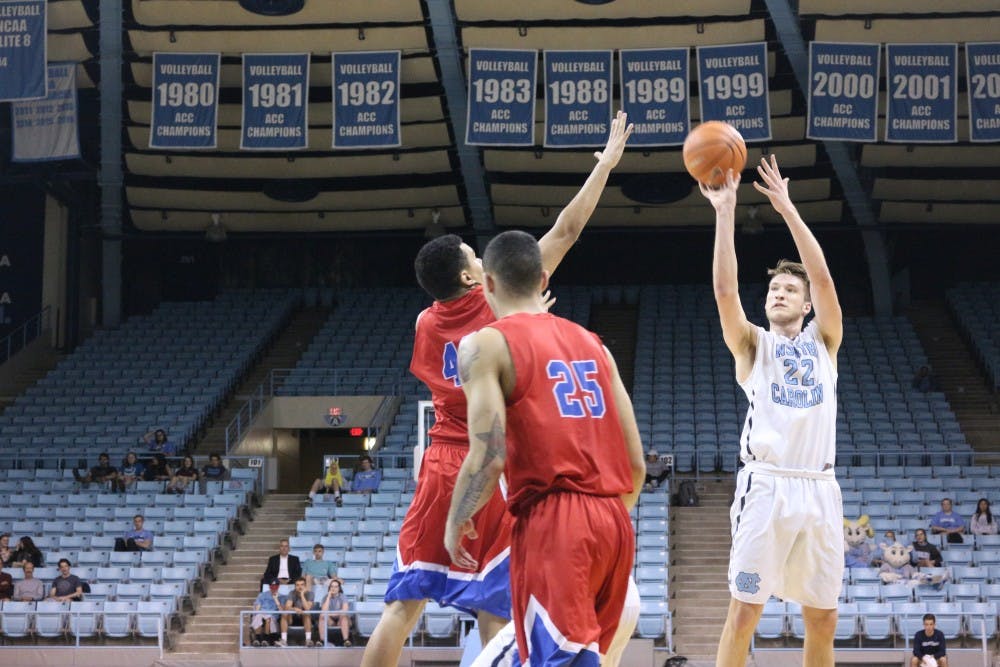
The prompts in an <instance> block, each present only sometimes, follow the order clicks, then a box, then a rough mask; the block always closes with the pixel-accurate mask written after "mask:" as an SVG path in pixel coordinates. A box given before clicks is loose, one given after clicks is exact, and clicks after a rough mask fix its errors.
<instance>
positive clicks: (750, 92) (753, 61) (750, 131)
mask: <svg viewBox="0 0 1000 667" xmlns="http://www.w3.org/2000/svg"><path fill="white" fill-rule="evenodd" d="M698 81H699V84H700V92H701V94H700V95H699V96H698V98H699V101H700V104H701V120H702V122H705V121H706V120H721V121H724V122H726V123H729V124H730V125H732V126H733V127H735V128H736V129H737V130H739V133H740V134H742V135H743V138H744V139H745V140H746V141H764V140H766V139H770V138H771V104H770V100H769V99H768V86H767V43H765V42H755V43H753V44H730V45H727V46H699V47H698Z"/></svg>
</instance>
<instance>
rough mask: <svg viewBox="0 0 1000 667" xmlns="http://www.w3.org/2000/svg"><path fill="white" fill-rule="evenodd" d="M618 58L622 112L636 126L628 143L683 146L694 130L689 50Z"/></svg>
mask: <svg viewBox="0 0 1000 667" xmlns="http://www.w3.org/2000/svg"><path fill="white" fill-rule="evenodd" d="M618 58H619V64H620V65H621V76H620V77H619V80H620V81H621V87H622V108H623V109H624V110H625V113H627V114H628V117H629V120H630V121H631V122H632V123H633V124H634V130H633V131H632V137H631V138H630V139H629V143H631V144H635V145H637V146H672V145H676V144H682V143H684V137H686V136H687V134H688V131H689V130H690V129H691V112H690V106H689V104H688V90H689V86H688V61H689V53H688V49H687V48H683V49H623V50H621V51H619V52H618Z"/></svg>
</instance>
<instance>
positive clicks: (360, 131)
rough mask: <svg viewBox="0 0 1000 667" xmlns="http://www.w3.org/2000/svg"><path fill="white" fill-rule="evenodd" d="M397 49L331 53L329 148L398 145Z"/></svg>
mask: <svg viewBox="0 0 1000 667" xmlns="http://www.w3.org/2000/svg"><path fill="white" fill-rule="evenodd" d="M399 65H400V55H399V51H364V52H357V53H334V54H333V147H334V148H386V147H393V146H400V145H402V138H401V135H400V128H399V96H400V91H399Z"/></svg>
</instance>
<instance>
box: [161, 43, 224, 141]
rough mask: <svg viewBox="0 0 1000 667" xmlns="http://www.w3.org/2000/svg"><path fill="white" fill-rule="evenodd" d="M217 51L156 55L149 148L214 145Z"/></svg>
mask: <svg viewBox="0 0 1000 667" xmlns="http://www.w3.org/2000/svg"><path fill="white" fill-rule="evenodd" d="M218 113H219V54H218V53H154V54H153V122H152V127H150V130H149V147H150V148H173V149H181V150H183V149H191V148H215V146H216V129H215V127H216V120H217V118H218Z"/></svg>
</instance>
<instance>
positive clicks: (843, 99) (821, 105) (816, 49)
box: [806, 42, 881, 141]
mask: <svg viewBox="0 0 1000 667" xmlns="http://www.w3.org/2000/svg"><path fill="white" fill-rule="evenodd" d="M880 53H881V47H880V46H879V45H878V44H835V43H832V42H810V43H809V121H808V124H807V125H806V137H807V138H809V139H837V140H840V141H877V140H878V137H877V120H878V75H879V54H880Z"/></svg>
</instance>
